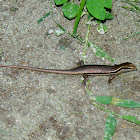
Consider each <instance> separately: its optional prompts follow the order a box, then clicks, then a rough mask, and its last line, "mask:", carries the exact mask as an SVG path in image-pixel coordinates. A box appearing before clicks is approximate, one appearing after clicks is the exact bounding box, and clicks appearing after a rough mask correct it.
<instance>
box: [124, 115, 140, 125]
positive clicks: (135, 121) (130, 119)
mask: <svg viewBox="0 0 140 140" xmlns="http://www.w3.org/2000/svg"><path fill="white" fill-rule="evenodd" d="M122 118H123V119H125V120H127V121H130V122H133V123H135V124H137V125H140V121H139V120H137V119H136V118H135V117H134V116H126V115H124V116H122Z"/></svg>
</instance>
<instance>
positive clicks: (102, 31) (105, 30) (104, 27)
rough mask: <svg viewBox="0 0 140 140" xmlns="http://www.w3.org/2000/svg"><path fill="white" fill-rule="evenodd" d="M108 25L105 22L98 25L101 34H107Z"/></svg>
mask: <svg viewBox="0 0 140 140" xmlns="http://www.w3.org/2000/svg"><path fill="white" fill-rule="evenodd" d="M107 29H108V28H107V26H106V25H104V24H100V26H99V27H98V29H97V31H98V32H99V33H100V34H105V32H107Z"/></svg>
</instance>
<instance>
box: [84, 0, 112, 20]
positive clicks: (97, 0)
mask: <svg viewBox="0 0 140 140" xmlns="http://www.w3.org/2000/svg"><path fill="white" fill-rule="evenodd" d="M86 7H87V9H88V11H89V13H90V14H91V15H92V16H93V17H95V18H97V19H99V20H105V19H106V9H105V8H108V9H111V8H112V0H87V1H86Z"/></svg>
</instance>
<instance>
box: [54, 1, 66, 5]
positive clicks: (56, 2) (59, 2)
mask: <svg viewBox="0 0 140 140" xmlns="http://www.w3.org/2000/svg"><path fill="white" fill-rule="evenodd" d="M67 1H68V0H54V2H55V4H56V5H62V4H64V3H66V2H67Z"/></svg>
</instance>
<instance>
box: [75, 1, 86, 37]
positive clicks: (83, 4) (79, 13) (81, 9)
mask: <svg viewBox="0 0 140 140" xmlns="http://www.w3.org/2000/svg"><path fill="white" fill-rule="evenodd" d="M85 3H86V0H82V2H81V4H80V7H79V11H78V14H77V17H76V21H75V25H74V29H73V35H75V34H76V31H77V27H78V23H79V21H80V18H81V14H82V11H83V8H84V6H85Z"/></svg>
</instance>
